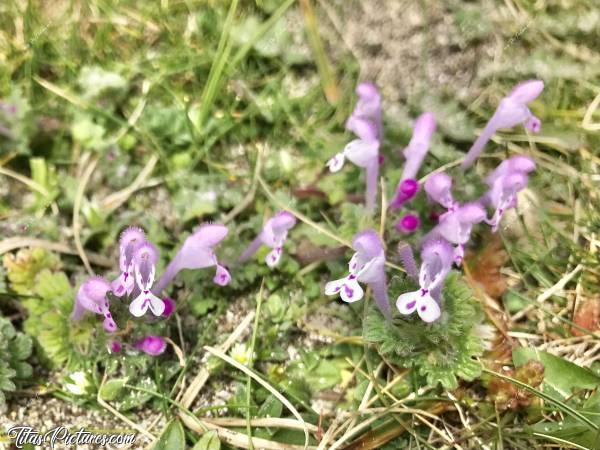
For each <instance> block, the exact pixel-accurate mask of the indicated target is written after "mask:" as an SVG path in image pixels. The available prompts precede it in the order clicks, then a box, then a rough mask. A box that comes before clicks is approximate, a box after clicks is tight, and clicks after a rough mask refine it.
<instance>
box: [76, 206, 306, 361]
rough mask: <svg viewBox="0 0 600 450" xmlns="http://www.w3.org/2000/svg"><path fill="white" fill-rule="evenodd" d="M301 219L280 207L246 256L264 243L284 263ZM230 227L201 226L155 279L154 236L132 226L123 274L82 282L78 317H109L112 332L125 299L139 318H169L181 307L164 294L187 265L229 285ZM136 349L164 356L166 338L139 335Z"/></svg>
mask: <svg viewBox="0 0 600 450" xmlns="http://www.w3.org/2000/svg"><path fill="white" fill-rule="evenodd" d="M295 224H296V218H295V217H294V216H293V215H292V214H290V213H289V212H287V211H280V212H278V213H277V214H275V215H274V216H273V217H272V218H270V219H269V220H268V221H267V222H266V223H265V225H264V227H263V229H262V231H261V232H260V234H259V235H258V237H257V238H256V239H255V240H254V241H253V242H252V243H251V244H250V246H249V247H248V249H247V250H246V251H244V253H243V254H242V256H241V257H240V261H244V260H247V259H249V258H250V257H251V256H252V255H253V254H254V253H255V252H256V251H257V250H258V248H259V247H260V246H261V245H266V246H268V247H270V248H271V249H272V250H271V252H270V253H269V254H268V255H267V257H266V258H265V262H266V263H267V265H268V266H269V267H274V266H275V265H277V263H278V262H279V260H280V258H281V255H282V252H283V244H284V242H285V240H286V237H287V233H288V231H289V230H290V229H291V228H292V227H293V226H294V225H295ZM227 234H228V229H227V227H226V226H225V225H218V224H205V225H201V226H200V227H199V228H198V229H197V230H196V231H195V232H194V233H192V234H191V235H190V236H189V237H188V238H187V239H186V240H185V242H184V243H183V245H182V246H181V248H180V249H179V251H178V252H177V254H176V255H175V257H174V258H173V259H172V260H171V262H170V263H169V264H168V265H167V267H166V269H165V271H164V273H163V274H162V276H161V277H160V278H159V279H158V281H157V282H156V283H155V282H154V281H155V279H156V266H157V263H158V260H159V252H158V249H157V248H156V247H155V246H154V245H153V244H152V243H150V242H148V240H147V239H146V236H145V234H144V231H143V230H142V229H140V228H136V227H130V228H127V229H126V230H125V231H123V233H122V234H121V238H120V240H119V269H120V273H119V276H118V277H117V278H115V279H114V280H113V281H112V282H108V281H107V280H106V279H104V278H102V277H99V276H93V277H91V278H89V279H87V280H86V281H85V282H84V283H83V284H81V286H80V287H79V291H78V293H77V298H76V301H75V305H74V308H73V313H72V315H71V318H72V320H75V321H77V320H80V319H81V318H82V317H83V316H84V314H85V313H86V312H91V313H94V314H99V315H101V316H103V317H104V322H103V326H104V329H105V330H106V332H108V333H116V332H117V331H118V326H117V323H116V322H115V319H114V317H113V316H112V314H111V312H110V308H111V302H117V301H125V302H127V304H128V310H129V313H130V314H131V316H133V317H134V318H141V317H144V316H146V315H147V314H148V315H152V316H155V317H168V316H170V315H171V314H172V313H173V312H174V311H175V302H174V301H173V300H172V299H171V298H169V297H161V293H162V292H163V291H164V290H165V289H166V288H167V286H168V285H169V284H170V283H171V282H172V281H173V280H174V279H175V277H176V276H177V274H178V273H179V272H180V271H182V270H184V269H205V268H209V267H214V268H215V276H214V278H213V282H214V283H215V284H217V285H219V286H226V285H228V284H229V282H230V281H231V275H230V273H229V270H228V269H227V267H226V266H225V265H223V264H221V263H220V262H219V260H218V259H217V254H216V252H215V248H216V246H217V245H218V244H219V243H220V242H221V241H223V239H225V237H226V236H227ZM130 348H133V349H137V350H141V351H143V352H145V353H147V354H149V355H153V356H157V355H160V354H161V353H162V352H164V350H165V349H166V341H165V339H164V338H163V337H161V336H155V335H150V336H145V337H142V338H140V339H138V340H136V341H135V342H134V343H133V344H132V345H131V346H130ZM121 349H122V344H121V342H120V341H119V340H118V339H115V340H113V341H112V342H111V343H110V345H109V351H110V352H111V353H118V352H120V351H121Z"/></svg>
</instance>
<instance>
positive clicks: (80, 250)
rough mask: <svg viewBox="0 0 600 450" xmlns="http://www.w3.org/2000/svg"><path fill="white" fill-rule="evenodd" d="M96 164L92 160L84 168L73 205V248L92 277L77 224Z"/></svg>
mask: <svg viewBox="0 0 600 450" xmlns="http://www.w3.org/2000/svg"><path fill="white" fill-rule="evenodd" d="M97 163H98V158H97V157H95V158H93V159H92V160H91V161H90V163H89V164H88V166H87V167H86V168H85V170H84V172H83V175H82V176H81V180H79V185H78V186H77V193H76V194H75V201H74V204H73V240H74V241H75V248H76V249H77V253H78V254H79V257H80V258H81V261H83V265H84V266H85V268H86V270H87V271H88V273H89V274H90V275H94V271H93V270H92V266H90V262H89V260H88V257H87V255H86V254H85V250H84V249H83V245H82V243H81V235H80V234H79V233H80V231H81V223H80V222H79V210H80V209H81V202H82V200H83V195H84V193H85V188H86V186H87V184H88V182H89V181H90V178H91V176H92V173H93V172H94V169H95V168H96V164H97Z"/></svg>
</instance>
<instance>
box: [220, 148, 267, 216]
mask: <svg viewBox="0 0 600 450" xmlns="http://www.w3.org/2000/svg"><path fill="white" fill-rule="evenodd" d="M264 154H265V149H264V147H263V145H262V144H261V145H259V147H258V153H257V154H256V164H255V166H254V175H253V177H252V182H251V183H250V190H249V191H248V192H247V193H246V195H245V196H244V199H243V200H242V201H241V202H240V203H238V204H237V205H236V206H235V208H233V209H232V210H231V211H229V212H228V213H227V214H226V215H225V216H223V218H222V219H221V223H223V224H227V223H229V222H231V221H232V220H233V219H235V217H236V216H237V215H238V214H240V213H241V212H242V211H244V209H246V208H247V207H248V206H249V205H250V203H252V200H254V196H255V195H256V189H257V187H258V177H259V175H260V171H261V170H262V165H263V158H264Z"/></svg>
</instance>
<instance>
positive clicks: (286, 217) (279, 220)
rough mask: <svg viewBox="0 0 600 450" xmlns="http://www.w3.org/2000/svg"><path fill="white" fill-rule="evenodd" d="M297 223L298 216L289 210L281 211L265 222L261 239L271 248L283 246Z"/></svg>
mask: <svg viewBox="0 0 600 450" xmlns="http://www.w3.org/2000/svg"><path fill="white" fill-rule="evenodd" d="M295 225H296V218H295V217H294V215H293V214H292V213H290V212H288V211H279V212H278V213H276V214H275V215H274V216H273V217H271V218H270V219H269V220H267V222H266V223H265V225H264V227H263V229H262V231H261V233H260V239H261V241H262V243H263V244H264V245H266V246H267V247H271V248H276V247H281V245H282V244H283V242H284V241H285V239H286V237H287V233H288V231H289V230H290V229H292V228H293V227H294V226H295Z"/></svg>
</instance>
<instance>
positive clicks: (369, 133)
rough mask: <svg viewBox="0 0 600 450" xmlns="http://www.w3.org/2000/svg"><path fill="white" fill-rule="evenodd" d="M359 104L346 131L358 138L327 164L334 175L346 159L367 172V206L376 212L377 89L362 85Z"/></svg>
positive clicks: (379, 125) (378, 114)
mask: <svg viewBox="0 0 600 450" xmlns="http://www.w3.org/2000/svg"><path fill="white" fill-rule="evenodd" d="M356 94H357V95H358V96H359V100H358V102H357V104H356V107H355V108H354V111H353V113H352V115H351V116H350V118H349V119H348V121H347V122H346V128H347V129H348V130H350V131H352V132H353V133H355V134H356V136H358V139H355V140H353V141H351V142H350V143H348V144H347V145H346V147H344V150H342V151H341V152H340V153H337V154H336V155H335V156H334V157H333V158H331V159H330V160H329V161H327V163H326V165H327V166H328V167H329V170H330V171H331V172H333V173H335V172H339V171H340V170H341V169H342V167H343V166H344V162H345V160H346V158H348V159H349V160H350V161H352V162H353V163H354V164H355V165H357V166H358V167H361V168H363V169H366V185H367V187H366V193H365V205H366V207H367V209H369V210H372V209H374V208H375V202H376V200H377V178H378V176H379V144H380V141H381V129H382V125H381V97H380V95H379V92H378V91H377V88H376V87H375V85H373V84H371V83H362V84H360V85H358V87H357V88H356Z"/></svg>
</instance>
